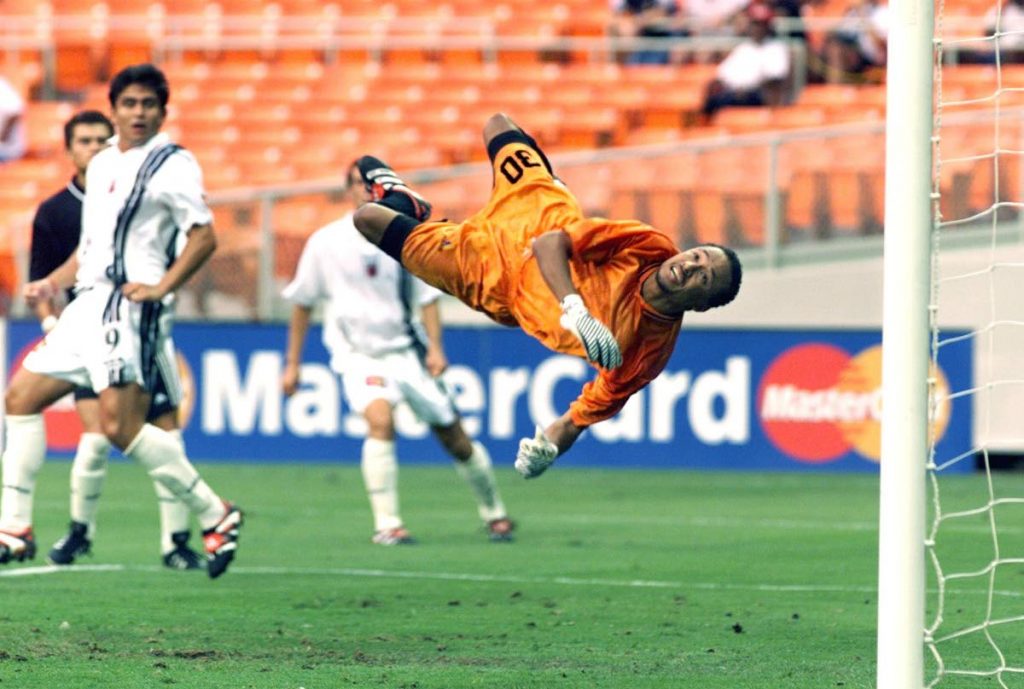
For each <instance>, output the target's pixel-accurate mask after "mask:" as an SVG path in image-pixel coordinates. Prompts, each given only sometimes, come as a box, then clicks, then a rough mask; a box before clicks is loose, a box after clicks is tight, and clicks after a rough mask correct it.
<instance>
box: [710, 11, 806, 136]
mask: <svg viewBox="0 0 1024 689" xmlns="http://www.w3.org/2000/svg"><path fill="white" fill-rule="evenodd" d="M746 18H747V22H748V26H747V30H746V34H747V38H746V39H745V40H744V41H743V42H742V43H740V44H739V45H737V46H736V47H735V48H733V49H732V51H731V52H730V53H729V55H728V56H727V57H726V58H725V60H723V61H722V63H721V64H720V65H719V66H718V71H717V73H716V75H715V79H714V81H712V82H711V83H710V84H708V88H707V93H706V94H705V97H704V115H705V117H707V118H711V117H712V116H713V115H714V114H715V113H716V112H717V111H718V110H720V109H721V108H724V107H728V106H735V105H742V106H758V105H779V104H781V103H782V102H783V100H784V98H785V94H786V87H787V85H788V82H789V78H790V72H791V67H792V65H791V60H790V55H789V47H788V46H787V45H786V44H785V42H783V41H781V40H779V39H777V38H775V37H774V32H773V30H772V18H773V15H772V11H771V9H770V8H769V7H768V6H767V5H764V4H761V3H756V4H753V5H751V6H750V7H749V8H748V10H747V12H746Z"/></svg>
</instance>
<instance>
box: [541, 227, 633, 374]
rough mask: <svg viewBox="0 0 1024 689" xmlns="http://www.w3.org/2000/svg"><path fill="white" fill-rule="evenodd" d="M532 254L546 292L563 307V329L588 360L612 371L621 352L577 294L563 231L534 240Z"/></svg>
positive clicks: (608, 332)
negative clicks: (548, 290) (576, 341)
mask: <svg viewBox="0 0 1024 689" xmlns="http://www.w3.org/2000/svg"><path fill="white" fill-rule="evenodd" d="M533 255H534V257H535V258H536V259H537V268H539V269H540V274H541V276H542V277H543V278H544V282H545V283H547V286H548V289H550V290H551V293H552V294H554V295H555V298H556V299H558V302H559V304H560V305H561V307H562V317H561V319H559V321H560V323H561V324H562V327H563V328H565V329H566V330H568V331H569V332H571V333H572V334H573V335H575V336H576V339H578V340H579V341H580V344H582V345H583V349H584V351H585V352H586V354H587V359H589V360H590V361H592V362H594V363H595V364H597V365H598V366H600V367H601V368H606V369H613V368H616V367H617V366H619V365H621V364H622V351H621V350H620V349H619V343H618V342H616V341H615V336H614V335H612V333H611V331H610V330H609V329H608V327H607V326H606V325H605V324H604V323H601V322H600V321H598V320H597V319H596V318H594V317H593V316H592V315H591V314H590V312H589V311H588V310H587V306H586V304H584V303H583V298H582V297H581V296H580V295H579V294H577V292H576V286H575V285H574V284H573V282H572V273H571V272H570V270H569V259H570V258H571V257H572V240H570V239H569V235H568V234H566V233H565V231H564V230H550V231H548V232H545V233H544V234H542V235H540V236H539V237H537V238H536V239H534V240H533Z"/></svg>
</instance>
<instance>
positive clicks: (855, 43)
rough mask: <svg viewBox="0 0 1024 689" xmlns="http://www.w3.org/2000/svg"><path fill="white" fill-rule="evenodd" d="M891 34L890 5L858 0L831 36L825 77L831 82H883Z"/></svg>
mask: <svg viewBox="0 0 1024 689" xmlns="http://www.w3.org/2000/svg"><path fill="white" fill-rule="evenodd" d="M888 36H889V6H888V4H886V3H883V2H882V0H859V1H858V2H856V3H855V4H854V5H852V6H851V7H850V8H849V9H848V10H847V11H846V14H845V15H844V16H843V21H842V22H841V23H840V25H839V28H838V29H837V30H836V31H834V32H832V33H831V34H829V35H828V37H827V38H826V39H825V47H824V56H823V60H824V66H825V74H824V79H825V81H826V82H828V83H830V84H840V83H860V82H865V81H881V80H882V77H881V76H880V75H879V72H880V71H881V70H883V69H884V68H885V62H886V40H887V39H888Z"/></svg>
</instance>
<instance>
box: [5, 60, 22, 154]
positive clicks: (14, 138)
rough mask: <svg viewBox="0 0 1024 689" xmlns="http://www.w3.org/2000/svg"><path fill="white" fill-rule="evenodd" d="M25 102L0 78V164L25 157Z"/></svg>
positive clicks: (9, 84)
mask: <svg viewBox="0 0 1024 689" xmlns="http://www.w3.org/2000/svg"><path fill="white" fill-rule="evenodd" d="M24 118H25V101H24V100H22V98H21V95H20V94H19V93H18V92H17V91H16V90H15V88H14V87H13V86H11V83H10V82H9V81H7V80H6V79H4V78H3V77H2V76H0V163H3V162H6V161H8V160H17V159H18V158H20V157H22V156H23V155H25V122H24Z"/></svg>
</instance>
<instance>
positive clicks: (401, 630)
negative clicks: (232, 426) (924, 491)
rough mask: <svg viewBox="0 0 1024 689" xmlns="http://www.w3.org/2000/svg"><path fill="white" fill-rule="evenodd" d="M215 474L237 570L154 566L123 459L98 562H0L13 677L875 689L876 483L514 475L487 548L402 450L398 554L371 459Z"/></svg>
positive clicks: (504, 478) (143, 493)
mask: <svg viewBox="0 0 1024 689" xmlns="http://www.w3.org/2000/svg"><path fill="white" fill-rule="evenodd" d="M201 469H202V471H203V473H204V475H205V476H206V477H207V478H208V480H209V481H210V483H211V485H213V486H214V487H215V488H216V489H217V490H219V491H222V492H223V493H224V494H225V496H226V497H230V498H232V499H234V500H236V501H238V502H239V504H241V505H242V506H243V507H244V508H245V509H246V510H247V517H248V521H247V524H246V526H245V529H244V531H243V534H242V542H241V543H242V547H241V549H240V552H239V556H238V558H237V559H236V561H235V564H234V565H233V566H232V569H231V570H230V571H229V572H228V573H227V574H226V575H225V576H224V577H223V578H221V579H219V580H217V581H209V580H208V579H207V578H206V577H205V575H195V574H193V573H176V572H170V571H164V570H163V569H161V568H160V567H158V566H157V565H158V552H157V551H158V548H157V526H156V508H155V500H154V497H153V490H152V487H151V485H149V483H148V481H147V479H146V477H145V476H144V475H143V473H142V472H141V471H140V470H139V469H138V468H137V467H133V466H129V465H125V464H123V463H115V464H114V466H113V467H112V471H111V475H110V478H109V480H108V483H107V490H106V494H105V496H104V504H103V506H102V508H101V513H100V531H99V533H98V534H97V539H96V542H95V544H94V551H95V554H94V556H93V557H91V558H85V559H84V561H83V562H84V564H86V565H89V566H90V567H89V568H88V569H84V570H83V569H79V570H77V571H75V570H71V571H61V572H58V573H53V574H38V575H32V576H2V577H0V689H4V688H6V687H11V688H14V687H18V688H19V689H30V688H35V687H39V688H44V687H45V688H47V689H50V688H58V687H59V688H63V689H74V688H77V687H90V688H91V687H118V688H134V687H140V688H142V687H145V688H150V687H163V686H168V687H203V688H207V687H217V688H220V687H224V688H228V687H230V688H232V689H235V688H243V687H254V688H258V689H269V688H281V689H297V688H298V687H305V689H320V688H324V689H328V688H334V687H396V688H407V689H411V688H416V689H453V688H459V687H488V688H490V689H505V688H508V689H512V688H520V687H521V688H524V689H525V688H533V687H544V688H548V687H555V688H566V689H568V688H580V689H583V688H588V689H590V688H593V687H603V688H604V687H607V688H619V687H621V688H624V689H626V688H628V689H633V688H646V687H652V688H654V687H665V688H668V687H672V688H677V687H700V688H702V689H718V688H723V689H724V688H726V687H728V688H729V689H738V688H746V687H750V688H757V689H762V688H772V689H774V688H777V687H786V688H787V689H799V688H804V687H806V688H808V689H810V688H814V689H821V688H822V687H844V688H847V689H849V688H860V687H863V688H867V687H873V686H874V684H875V669H874V668H875V661H874V656H875V625H876V614H877V610H876V605H875V602H876V601H875V598H876V594H875V589H876V568H877V535H876V522H877V488H878V485H877V484H878V479H877V477H876V476H867V475H810V474H749V473H744V474H736V473H692V472H638V471H595V470H580V469H572V468H557V469H555V470H553V471H551V472H550V473H549V474H547V475H545V476H544V477H543V478H541V479H539V480H537V481H530V482H526V481H523V480H521V479H519V478H518V477H516V476H515V475H514V474H513V472H511V471H510V470H508V469H502V470H501V472H500V481H501V485H502V490H503V493H504V497H505V501H506V503H507V504H508V506H509V510H510V512H511V513H512V516H513V517H515V518H516V519H517V520H518V522H519V533H518V536H519V537H518V540H517V542H516V543H514V544H491V543H488V542H487V540H486V538H485V536H484V534H483V531H482V529H481V526H480V524H479V522H478V520H477V518H476V514H475V509H474V507H473V506H472V504H471V501H470V498H469V495H468V491H467V489H466V488H465V486H464V485H462V484H461V482H460V481H459V480H458V479H457V478H456V476H455V474H454V472H452V471H451V470H450V469H447V468H443V467H408V466H407V467H403V469H402V477H401V478H402V504H403V513H404V517H405V519H406V522H407V525H408V526H409V527H410V529H412V530H413V532H414V533H415V535H416V536H417V537H418V538H419V540H420V543H419V544H418V545H416V546H412V547H403V548H383V547H380V546H373V545H371V544H370V543H369V535H370V517H369V509H368V507H367V504H366V497H365V495H364V493H363V490H362V484H361V478H360V475H359V472H358V469H356V468H354V467H342V468H338V467H330V466H313V467H309V466H303V467H295V468H288V467H285V466H239V467H231V466H228V465H206V466H202V467H201ZM67 470H68V465H67V464H66V463H59V462H58V463H49V464H48V465H47V466H46V467H45V468H44V471H43V473H42V475H41V476H40V480H39V492H38V498H37V504H36V516H37V522H36V529H37V534H38V537H39V540H40V547H41V549H42V550H44V551H45V549H46V548H48V547H49V545H50V544H51V543H52V542H53V540H55V539H56V538H57V537H58V536H59V535H61V534H62V533H63V530H64V527H65V523H66V520H67V513H66V495H67V487H66V486H67ZM1015 480H1018V479H1015ZM1018 483H1019V480H1018ZM957 485H963V486H964V487H965V488H964V490H965V492H969V491H971V490H977V489H978V486H979V485H982V484H981V483H980V482H979V480H978V479H977V478H970V479H957V480H956V481H955V482H954V483H953V487H952V488H950V489H949V490H950V491H951V492H952V493H955V492H956V490H957V488H956V486H957ZM1019 487H1020V486H1018V488H1019ZM979 519H981V518H980V517H979ZM961 531H963V532H964V534H966V535H970V536H971V537H972V538H973V537H977V536H978V535H979V533H980V535H981V536H982V537H984V535H985V534H984V530H983V529H976V528H968V529H961ZM954 532H955V530H954ZM961 550H962V549H961ZM39 564H40V561H39V560H37V561H36V562H35V563H32V565H34V566H38V565H39ZM98 565H111V566H112V567H111V568H110V569H104V570H100V569H98V568H97V567H96V566H98ZM25 569H26V566H25V565H9V566H8V567H6V568H5V569H4V570H3V571H2V572H0V574H4V575H9V574H11V573H13V572H15V571H18V570H25ZM1019 578H1020V577H1019V575H1018V579H1019ZM1003 588H1005V587H1003ZM976 603H977V605H978V606H979V609H980V610H982V611H983V609H984V598H983V597H981V596H977V601H976ZM951 614H955V613H953V612H952V611H951ZM1016 634H1017V636H1016V638H1011V639H1009V640H1007V641H1006V644H1007V645H1008V646H1012V645H1016V647H1017V648H1024V634H1022V633H1021V632H1016ZM977 653H978V654H983V653H984V649H981V650H978V651H977ZM940 686H942V687H946V686H947V683H945V682H944V683H943V684H941V685H940ZM948 686H951V687H953V686H960V685H956V684H953V683H952V682H950V683H949V684H948ZM963 686H996V684H995V683H994V682H991V681H989V682H982V683H980V684H977V685H975V684H971V685H967V684H965V685H963Z"/></svg>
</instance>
